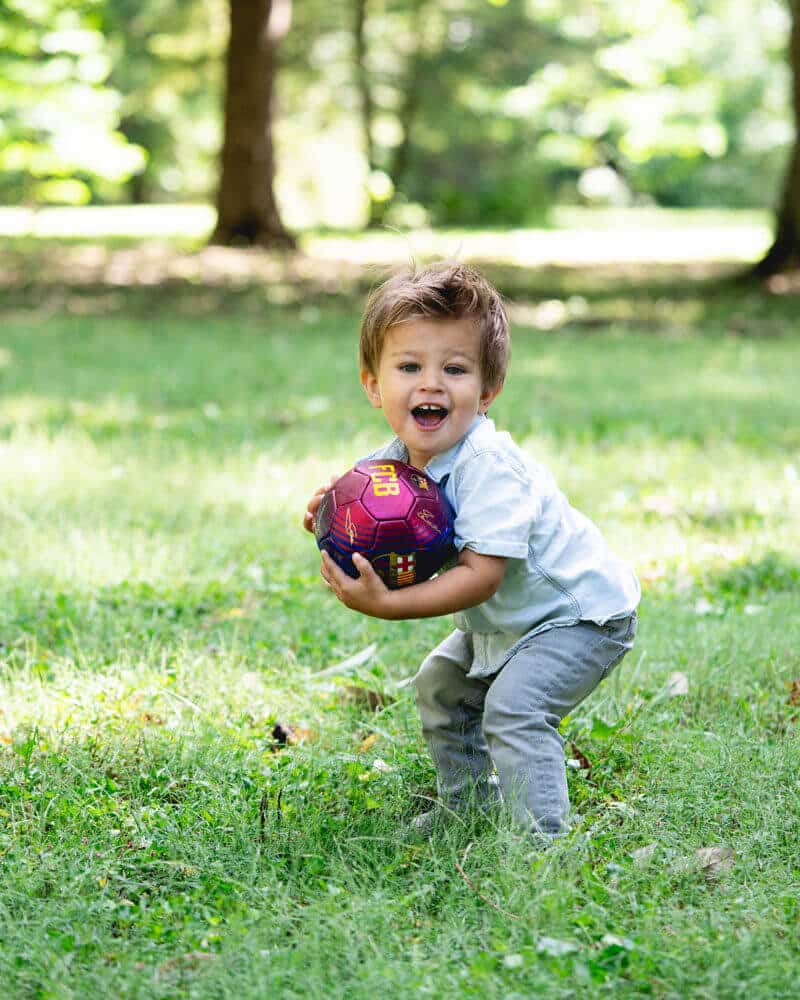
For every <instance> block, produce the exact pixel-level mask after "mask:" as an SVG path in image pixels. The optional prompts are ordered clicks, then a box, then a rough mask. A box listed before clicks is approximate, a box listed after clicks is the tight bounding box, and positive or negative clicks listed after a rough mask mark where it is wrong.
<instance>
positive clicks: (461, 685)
mask: <svg viewBox="0 0 800 1000" xmlns="http://www.w3.org/2000/svg"><path fill="white" fill-rule="evenodd" d="M471 663H472V640H471V637H470V636H469V635H468V634H467V633H465V632H462V631H460V630H459V629H456V631H455V632H453V633H451V634H450V635H449V636H448V637H447V638H446V639H445V640H444V642H442V643H441V644H440V645H438V646H437V647H436V649H434V650H433V652H432V653H430V654H429V655H428V656H427V657H426V658H425V660H424V661H423V663H422V666H421V667H420V668H419V672H418V673H417V675H416V677H415V678H414V686H415V688H416V694H417V706H418V707H419V714H420V718H421V720H422V732H423V735H424V736H425V740H426V741H427V744H428V748H429V749H430V752H431V757H432V758H433V763H434V765H435V766H436V775H437V784H438V789H439V798H440V800H441V801H442V803H443V804H444V805H445V806H447V807H448V808H450V809H456V810H457V809H459V808H462V807H464V806H466V805H467V804H468V802H469V800H471V799H478V800H480V799H485V798H487V797H489V796H493V795H496V788H495V785H494V783H493V782H491V781H490V775H491V773H492V762H491V759H490V757H489V752H488V747H487V745H486V739H485V738H484V735H483V731H482V729H481V718H482V715H483V702H484V699H485V697H486V691H487V689H488V686H489V685H488V683H487V681H485V680H470V679H468V678H467V676H466V675H467V671H468V670H469V668H470V665H471Z"/></svg>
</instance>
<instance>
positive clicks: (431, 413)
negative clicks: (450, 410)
mask: <svg viewBox="0 0 800 1000" xmlns="http://www.w3.org/2000/svg"><path fill="white" fill-rule="evenodd" d="M411 416H412V417H413V418H414V421H415V423H416V424H417V426H418V427H422V428H424V429H425V430H426V431H431V430H434V429H435V428H437V427H438V426H439V424H441V423H443V422H444V420H445V418H446V417H447V410H446V409H445V408H444V407H443V406H436V405H435V404H433V403H423V404H422V405H421V406H415V407H414V409H413V410H412V411H411Z"/></svg>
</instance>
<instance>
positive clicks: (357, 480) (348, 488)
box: [333, 466, 369, 507]
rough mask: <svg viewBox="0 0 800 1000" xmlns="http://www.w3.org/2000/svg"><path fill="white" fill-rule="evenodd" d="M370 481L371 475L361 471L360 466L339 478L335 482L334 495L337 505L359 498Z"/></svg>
mask: <svg viewBox="0 0 800 1000" xmlns="http://www.w3.org/2000/svg"><path fill="white" fill-rule="evenodd" d="M368 482H369V476H367V475H365V474H364V473H363V472H361V471H359V467H358V466H356V468H355V469H351V470H350V471H349V472H345V474H344V475H343V476H342V477H341V479H337V480H336V482H335V483H334V484H333V496H334V499H335V501H336V506H337V507H342V506H344V504H347V503H352V501H353V500H359V499H360V498H361V494H362V493H363V492H364V487H365V486H366V485H367V483H368Z"/></svg>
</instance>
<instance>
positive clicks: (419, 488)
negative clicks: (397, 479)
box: [400, 465, 438, 501]
mask: <svg viewBox="0 0 800 1000" xmlns="http://www.w3.org/2000/svg"><path fill="white" fill-rule="evenodd" d="M400 475H401V478H402V479H403V481H404V482H405V483H407V484H408V487H409V489H410V490H411V492H412V493H413V494H414V496H417V497H428V498H429V499H431V500H434V501H435V499H436V494H437V493H438V486H437V484H436V482H435V480H433V479H431V477H430V476H426V475H425V473H424V472H420V471H419V469H415V468H414V466H413V465H407V466H406V467H405V468H404V469H403V470H402V472H401V474H400Z"/></svg>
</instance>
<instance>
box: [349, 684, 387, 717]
mask: <svg viewBox="0 0 800 1000" xmlns="http://www.w3.org/2000/svg"><path fill="white" fill-rule="evenodd" d="M340 698H341V700H342V701H343V702H345V703H346V704H351V705H358V706H360V707H362V708H368V709H369V710H370V711H371V712H377V711H378V709H380V708H385V707H386V705H387V704H388V703H389V702H390V701H391V700H392V699H391V698H388V697H387V696H386V695H385V694H384V693H383V691H376V690H374V689H372V688H365V687H361V686H360V685H359V684H346V685H345V686H344V687H342V688H341V695H340Z"/></svg>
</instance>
